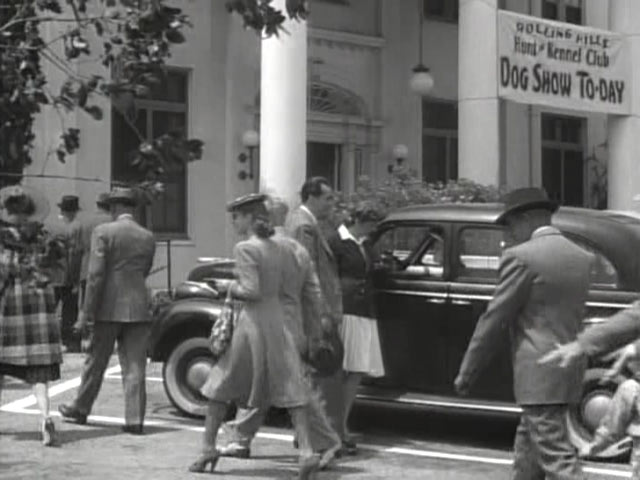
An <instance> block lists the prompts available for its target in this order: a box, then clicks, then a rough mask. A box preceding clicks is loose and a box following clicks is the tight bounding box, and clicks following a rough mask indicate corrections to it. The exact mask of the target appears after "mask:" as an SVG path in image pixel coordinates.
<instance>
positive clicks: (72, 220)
mask: <svg viewBox="0 0 640 480" xmlns="http://www.w3.org/2000/svg"><path fill="white" fill-rule="evenodd" d="M58 208H59V209H60V216H59V219H58V221H54V222H51V223H49V224H48V225H47V229H48V230H49V231H50V232H51V234H52V235H53V236H54V237H55V238H57V239H59V240H61V241H63V242H64V244H65V246H66V250H67V255H66V257H65V258H64V259H63V260H62V263H61V264H60V265H59V267H60V268H59V269H58V271H57V273H56V275H54V277H53V278H52V280H53V282H54V289H55V294H56V302H59V305H60V323H61V331H62V343H63V344H64V345H65V347H66V349H67V351H68V352H79V351H80V337H79V335H78V334H77V333H76V332H74V330H73V325H74V324H75V323H76V321H77V320H78V286H79V280H80V279H79V274H80V262H81V257H82V254H81V252H80V222H79V220H78V212H79V211H80V200H79V198H78V197H77V196H76V195H63V197H62V199H61V200H60V202H59V203H58Z"/></svg>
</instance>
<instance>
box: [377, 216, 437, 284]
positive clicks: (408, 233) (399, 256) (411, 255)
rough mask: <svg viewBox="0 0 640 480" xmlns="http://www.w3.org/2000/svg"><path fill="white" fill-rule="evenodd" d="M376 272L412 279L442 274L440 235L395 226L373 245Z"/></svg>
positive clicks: (418, 227)
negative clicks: (397, 273) (406, 275)
mask: <svg viewBox="0 0 640 480" xmlns="http://www.w3.org/2000/svg"><path fill="white" fill-rule="evenodd" d="M373 254H374V258H375V261H376V267H377V268H384V269H388V270H393V271H404V272H407V273H413V274H416V275H429V276H435V277H442V276H443V274H444V263H443V262H444V241H443V232H442V230H441V229H439V228H437V227H432V226H427V225H397V226H394V227H392V228H390V229H388V230H385V231H384V232H383V233H382V234H381V235H380V236H379V237H378V238H377V239H376V240H375V243H374V245H373Z"/></svg>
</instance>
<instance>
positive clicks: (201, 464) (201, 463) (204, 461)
mask: <svg viewBox="0 0 640 480" xmlns="http://www.w3.org/2000/svg"><path fill="white" fill-rule="evenodd" d="M218 460H220V452H218V451H216V452H213V453H203V454H202V455H200V458H198V459H197V460H196V461H195V462H193V463H192V464H191V465H190V466H189V471H190V472H196V473H202V472H204V471H205V470H206V469H207V465H211V467H210V471H211V472H213V471H214V470H215V469H216V465H217V464H218Z"/></svg>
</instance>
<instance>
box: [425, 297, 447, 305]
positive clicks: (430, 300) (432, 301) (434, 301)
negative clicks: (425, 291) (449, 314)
mask: <svg viewBox="0 0 640 480" xmlns="http://www.w3.org/2000/svg"><path fill="white" fill-rule="evenodd" d="M445 302H446V300H445V299H444V298H429V299H428V300H427V303H437V304H438V305H442V304H443V303H445Z"/></svg>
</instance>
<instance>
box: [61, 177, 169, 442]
mask: <svg viewBox="0 0 640 480" xmlns="http://www.w3.org/2000/svg"><path fill="white" fill-rule="evenodd" d="M137 203H138V199H137V195H136V193H135V192H134V191H133V190H130V189H120V190H115V191H113V192H112V193H111V195H110V196H109V204H110V206H111V214H112V216H113V219H114V221H112V222H109V223H104V224H102V225H98V226H97V227H95V229H94V230H93V234H92V238H91V254H90V257H89V267H88V273H87V286H86V293H85V298H84V303H83V306H82V311H81V312H80V316H79V318H78V323H77V324H76V328H77V329H78V330H84V329H85V328H86V327H87V325H88V324H89V323H93V341H92V342H91V345H90V346H89V352H88V356H87V360H86V362H85V367H84V371H83V372H82V380H81V384H80V388H79V389H78V394H77V397H76V399H75V401H74V402H73V403H72V404H70V405H64V404H63V405H60V407H59V410H60V413H61V414H62V416H63V417H64V418H67V419H70V420H74V421H75V422H77V423H80V424H83V423H86V421H87V415H88V414H89V412H90V411H91V408H92V407H93V403H94V401H95V399H96V397H97V396H98V392H99V391H100V386H101V385H102V380H103V377H104V372H105V370H106V368H107V365H108V363H109V358H110V357H111V354H112V353H113V348H114V345H115V342H116V341H117V342H118V356H119V360H120V367H121V368H122V378H123V386H124V394H125V425H124V427H123V430H124V431H125V432H128V433H132V434H138V435H139V434H142V433H143V423H144V415H145V409H146V387H145V370H146V360H147V358H146V351H147V340H148V337H149V332H150V327H151V318H150V316H149V295H148V291H147V287H146V278H147V276H148V275H149V272H150V270H151V266H152V264H153V257H154V253H155V248H156V242H155V239H154V237H153V234H152V233H151V232H150V231H149V230H147V229H145V228H143V227H142V226H140V225H138V223H136V221H135V220H134V217H133V215H134V212H135V210H136V206H137Z"/></svg>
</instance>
